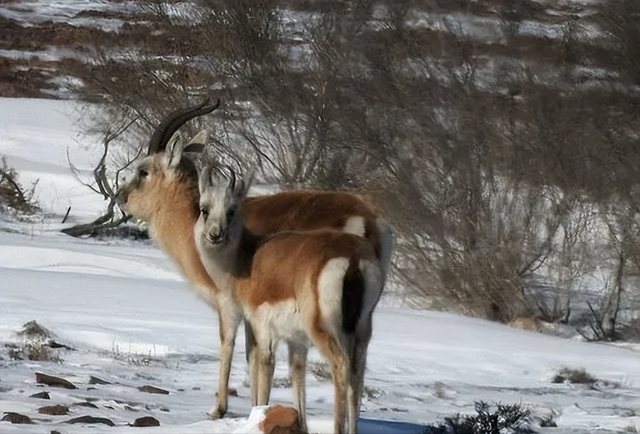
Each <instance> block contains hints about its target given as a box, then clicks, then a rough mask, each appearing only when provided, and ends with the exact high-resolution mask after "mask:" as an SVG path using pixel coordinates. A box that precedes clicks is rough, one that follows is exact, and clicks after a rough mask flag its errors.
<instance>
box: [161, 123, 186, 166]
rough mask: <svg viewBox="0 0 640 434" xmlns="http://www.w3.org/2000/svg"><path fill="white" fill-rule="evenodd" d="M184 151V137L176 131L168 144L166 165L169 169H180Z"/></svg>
mask: <svg viewBox="0 0 640 434" xmlns="http://www.w3.org/2000/svg"><path fill="white" fill-rule="evenodd" d="M183 149H184V144H183V143H182V136H181V135H180V133H179V132H177V131H176V132H175V133H174V134H173V136H171V139H169V143H168V144H167V151H166V153H165V164H166V166H167V167H169V168H171V169H175V168H176V167H178V165H179V164H180V160H181V159H182V152H183Z"/></svg>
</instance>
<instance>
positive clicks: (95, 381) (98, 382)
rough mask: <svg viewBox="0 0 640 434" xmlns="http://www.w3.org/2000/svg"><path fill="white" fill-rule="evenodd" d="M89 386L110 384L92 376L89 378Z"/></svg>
mask: <svg viewBox="0 0 640 434" xmlns="http://www.w3.org/2000/svg"><path fill="white" fill-rule="evenodd" d="M89 384H111V383H109V382H108V381H106V380H103V379H102V378H98V377H94V376H93V375H91V376H89Z"/></svg>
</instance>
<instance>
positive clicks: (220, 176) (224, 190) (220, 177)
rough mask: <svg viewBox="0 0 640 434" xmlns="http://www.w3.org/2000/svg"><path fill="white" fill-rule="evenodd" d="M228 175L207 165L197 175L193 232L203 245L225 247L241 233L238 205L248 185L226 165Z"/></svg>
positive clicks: (218, 168)
mask: <svg viewBox="0 0 640 434" xmlns="http://www.w3.org/2000/svg"><path fill="white" fill-rule="evenodd" d="M225 169H226V171H227V173H228V176H225V174H224V173H223V171H222V168H221V167H213V166H207V167H205V168H204V169H203V171H202V173H201V174H200V182H199V187H200V217H199V218H198V221H197V222H196V226H195V233H196V237H197V238H199V240H200V242H201V243H203V244H205V245H210V246H213V245H220V246H223V245H227V244H229V243H230V242H237V241H239V240H240V236H241V234H242V225H243V219H242V217H243V216H242V202H243V201H244V198H245V197H246V196H247V192H248V190H249V187H250V186H251V177H249V178H248V181H247V182H245V181H244V180H242V179H240V180H238V179H236V174H235V173H234V172H233V170H232V169H231V168H229V167H228V166H226V168H225Z"/></svg>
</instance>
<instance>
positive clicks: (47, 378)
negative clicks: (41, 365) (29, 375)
mask: <svg viewBox="0 0 640 434" xmlns="http://www.w3.org/2000/svg"><path fill="white" fill-rule="evenodd" d="M36 382H38V383H42V384H46V385H48V386H52V387H64V388H65V389H77V387H76V386H75V385H74V384H73V383H71V382H70V381H68V380H65V379H64V378H60V377H54V376H53V375H47V374H43V373H42V372H36Z"/></svg>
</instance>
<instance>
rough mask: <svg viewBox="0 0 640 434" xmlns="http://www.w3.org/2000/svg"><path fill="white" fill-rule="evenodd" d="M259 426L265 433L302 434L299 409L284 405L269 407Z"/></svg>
mask: <svg viewBox="0 0 640 434" xmlns="http://www.w3.org/2000/svg"><path fill="white" fill-rule="evenodd" d="M258 427H259V428H260V430H261V431H262V432H263V433H264V434H302V430H301V429H300V424H299V422H298V411H297V410H296V409H295V408H291V407H284V406H282V405H276V406H275V407H271V408H269V409H268V410H267V411H266V413H265V418H264V420H263V421H262V422H260V424H259V425H258Z"/></svg>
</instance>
